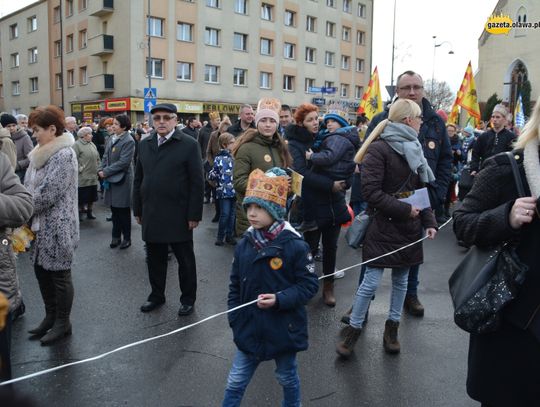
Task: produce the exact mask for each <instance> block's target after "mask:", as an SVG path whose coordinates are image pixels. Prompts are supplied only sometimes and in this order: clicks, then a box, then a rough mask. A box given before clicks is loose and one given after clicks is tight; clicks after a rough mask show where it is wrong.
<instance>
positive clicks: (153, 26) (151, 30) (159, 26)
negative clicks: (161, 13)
mask: <svg viewBox="0 0 540 407" xmlns="http://www.w3.org/2000/svg"><path fill="white" fill-rule="evenodd" d="M164 22H165V20H163V19H162V18H157V17H149V18H148V31H147V32H146V34H147V35H150V36H152V37H163V24H164Z"/></svg>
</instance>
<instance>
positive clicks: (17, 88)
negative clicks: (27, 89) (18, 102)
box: [11, 81, 21, 96]
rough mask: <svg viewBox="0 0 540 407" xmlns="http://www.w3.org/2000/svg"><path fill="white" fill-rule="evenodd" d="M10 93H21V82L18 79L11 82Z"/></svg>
mask: <svg viewBox="0 0 540 407" xmlns="http://www.w3.org/2000/svg"><path fill="white" fill-rule="evenodd" d="M11 94H12V95H13V96H18V95H20V94H21V83H20V82H19V81H13V82H11Z"/></svg>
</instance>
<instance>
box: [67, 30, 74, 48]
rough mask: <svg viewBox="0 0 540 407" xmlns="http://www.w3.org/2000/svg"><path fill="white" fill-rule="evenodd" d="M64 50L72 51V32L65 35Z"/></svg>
mask: <svg viewBox="0 0 540 407" xmlns="http://www.w3.org/2000/svg"><path fill="white" fill-rule="evenodd" d="M66 52H73V34H69V35H68V36H67V37H66Z"/></svg>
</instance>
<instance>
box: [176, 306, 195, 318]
mask: <svg viewBox="0 0 540 407" xmlns="http://www.w3.org/2000/svg"><path fill="white" fill-rule="evenodd" d="M192 313H193V305H186V304H182V305H181V306H180V309H179V310H178V315H179V316H181V317H185V316H187V315H190V314H192Z"/></svg>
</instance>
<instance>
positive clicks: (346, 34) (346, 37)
mask: <svg viewBox="0 0 540 407" xmlns="http://www.w3.org/2000/svg"><path fill="white" fill-rule="evenodd" d="M341 39H342V40H343V41H347V42H350V41H351V28H350V27H345V26H344V27H343V31H342V32H341Z"/></svg>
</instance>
